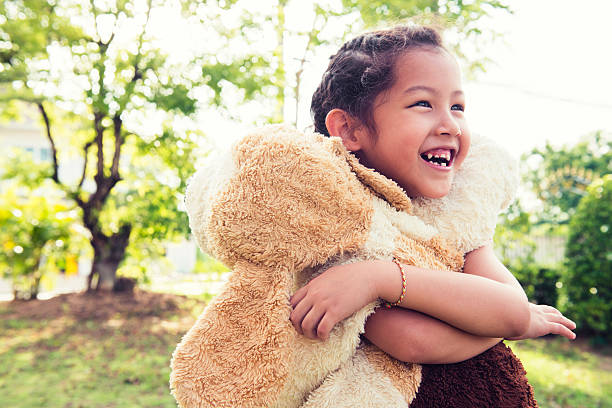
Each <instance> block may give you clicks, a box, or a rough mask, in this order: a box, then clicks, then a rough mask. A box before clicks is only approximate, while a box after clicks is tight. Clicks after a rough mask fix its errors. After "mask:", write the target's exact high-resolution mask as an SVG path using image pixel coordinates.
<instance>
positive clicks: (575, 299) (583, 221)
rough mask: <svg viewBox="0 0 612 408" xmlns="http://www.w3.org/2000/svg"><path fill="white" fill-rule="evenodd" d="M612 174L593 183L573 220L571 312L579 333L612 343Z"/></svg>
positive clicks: (569, 267) (569, 278)
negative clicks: (611, 341) (592, 335)
mask: <svg viewBox="0 0 612 408" xmlns="http://www.w3.org/2000/svg"><path fill="white" fill-rule="evenodd" d="M611 224H612V174H608V175H606V176H604V177H603V178H602V179H600V180H597V181H595V182H593V184H592V185H591V186H589V188H588V190H587V194H586V195H585V196H584V197H583V198H582V199H581V200H580V203H579V204H578V207H577V209H576V213H575V214H574V216H573V217H572V218H571V220H570V225H569V237H568V242H567V250H566V257H567V261H566V266H567V272H566V273H567V286H566V291H567V296H568V305H567V307H568V312H570V314H571V316H572V317H573V318H574V319H575V320H576V321H577V322H578V324H579V329H580V330H581V331H583V332H585V333H588V334H594V335H596V336H598V337H600V338H602V339H606V340H608V341H610V340H612V246H611V244H610V242H611V238H612V236H611V235H612V231H610V229H611V228H612V225H611Z"/></svg>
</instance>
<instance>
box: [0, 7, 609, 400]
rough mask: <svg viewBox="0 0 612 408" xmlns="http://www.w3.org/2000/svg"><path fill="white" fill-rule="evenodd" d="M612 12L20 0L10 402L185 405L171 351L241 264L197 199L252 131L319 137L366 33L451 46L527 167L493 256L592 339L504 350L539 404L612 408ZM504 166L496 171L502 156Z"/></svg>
mask: <svg viewBox="0 0 612 408" xmlns="http://www.w3.org/2000/svg"><path fill="white" fill-rule="evenodd" d="M610 14H612V3H610V2H608V1H605V0H587V1H584V2H579V3H578V2H572V1H569V0H557V1H552V0H540V1H537V2H534V1H528V0H507V1H501V0H499V1H498V0H471V1H470V0H387V1H383V0H368V1H362V0H320V1H315V0H302V1H298V0H260V1H257V2H255V1H253V0H250V1H249V0H243V1H239V0H219V1H205V0H202V1H188V0H170V1H160V0H4V1H3V2H2V3H0V327H1V328H2V330H0V395H2V396H3V397H2V399H3V401H6V402H3V404H2V405H3V406H7V407H80V406H83V407H85V406H87V407H166V406H167V407H170V406H175V404H174V402H173V399H172V397H171V396H170V395H169V391H168V386H167V383H168V375H169V367H168V364H169V359H170V355H171V353H172V350H173V349H174V347H175V345H176V343H177V342H178V341H179V340H180V338H181V336H182V335H183V334H184V333H185V332H186V330H187V329H188V328H189V327H190V326H191V324H193V322H194V319H195V318H196V317H197V315H198V314H199V313H200V312H201V311H202V309H203V307H204V305H205V303H206V301H208V300H209V299H210V298H211V297H213V296H214V295H215V294H216V293H217V292H218V290H219V288H220V287H221V286H222V285H223V282H224V281H225V279H226V278H227V274H228V273H229V271H228V270H227V269H226V268H225V267H224V265H222V264H220V263H219V262H217V261H216V260H214V259H212V258H211V257H209V256H208V255H206V254H204V253H202V252H201V251H200V250H199V249H198V248H197V246H196V245H195V243H194V241H193V240H192V239H191V237H190V234H189V226H188V220H187V217H186V214H185V212H184V209H183V207H182V200H183V194H184V190H185V186H186V183H187V181H188V179H189V176H190V175H191V174H192V173H193V172H194V169H195V168H197V166H198V165H199V163H201V161H202V160H203V159H205V157H206V156H207V155H208V154H209V153H210V152H212V151H214V150H215V149H218V148H220V147H223V146H225V145H227V144H228V143H231V142H232V141H233V140H235V139H236V138H237V137H238V136H239V135H241V134H242V133H243V132H245V131H246V130H248V129H249V128H252V127H253V126H257V125H261V124H265V123H277V122H286V123H290V124H294V125H296V126H297V127H298V128H300V129H307V128H309V127H310V126H311V118H310V113H309V106H310V98H311V95H312V93H313V91H314V89H315V88H316V86H317V85H318V82H319V80H320V78H321V75H322V74H323V72H324V70H325V68H326V66H327V62H328V60H329V56H330V55H332V54H333V53H334V52H335V51H336V50H337V49H338V47H339V46H340V45H341V44H342V43H343V42H344V41H345V40H346V39H348V38H351V37H352V36H354V35H355V34H358V33H361V32H363V31H366V30H371V29H374V28H380V27H389V26H392V25H394V24H397V23H406V22H409V21H414V22H418V23H424V24H432V25H435V26H436V27H439V28H440V30H441V31H442V32H443V35H444V39H445V42H446V44H447V46H448V48H449V49H450V50H452V51H453V53H454V54H455V55H456V56H457V59H458V61H459V63H460V65H461V66H462V71H463V74H464V88H465V91H466V94H467V104H466V115H467V118H468V121H469V123H470V127H471V130H472V132H473V133H480V134H483V135H485V136H488V137H491V138H494V139H495V140H497V141H498V142H499V143H500V144H502V145H503V146H504V147H505V148H506V149H508V150H509V151H510V152H511V154H512V155H514V156H515V157H516V159H517V160H519V161H520V168H521V178H522V184H521V188H520V191H519V195H518V198H517V200H516V201H515V202H514V203H513V204H512V205H511V206H510V208H509V210H508V211H506V212H505V213H504V214H502V215H501V216H500V220H499V225H498V228H497V231H496V236H495V245H496V251H497V252H498V254H499V256H500V258H501V259H502V260H503V262H504V263H505V264H506V265H507V266H508V267H509V268H510V270H511V271H512V272H513V273H514V274H515V275H516V276H517V278H518V279H519V281H520V282H521V284H522V285H523V287H524V289H525V291H526V292H527V295H528V296H529V298H530V300H531V301H533V302H536V303H544V304H549V305H553V306H555V307H557V308H559V309H560V310H561V311H562V312H564V313H565V314H566V315H567V316H569V317H570V318H572V319H573V320H575V321H576V322H577V324H578V329H577V332H578V339H577V340H576V341H574V342H569V341H565V340H563V339H556V338H548V337H547V338H543V339H537V340H530V341H524V342H508V344H509V345H510V346H511V347H512V348H513V350H514V351H515V352H516V353H517V354H518V355H519V357H520V358H521V359H522V360H523V362H524V365H525V367H526V369H527V372H528V377H529V380H530V382H531V383H532V384H533V385H534V388H535V391H536V397H537V399H538V401H539V403H540V405H541V406H542V407H612V353H611V349H612V348H611V347H610V344H611V343H612V245H611V234H612V232H611V231H610V227H611V226H612V150H611V148H612V102H611V100H612V99H611V98H610V96H611V95H612V77H611V76H610V72H612V53H611V50H610V45H609V43H610V40H611V39H612V26H611V25H610V24H609V21H608V19H609V16H610ZM491 160H495V158H491Z"/></svg>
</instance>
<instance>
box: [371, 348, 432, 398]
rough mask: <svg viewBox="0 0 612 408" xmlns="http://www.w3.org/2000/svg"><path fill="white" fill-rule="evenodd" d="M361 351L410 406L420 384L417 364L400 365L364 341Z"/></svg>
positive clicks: (419, 369)
mask: <svg viewBox="0 0 612 408" xmlns="http://www.w3.org/2000/svg"><path fill="white" fill-rule="evenodd" d="M361 349H362V350H363V351H364V353H365V355H366V357H367V359H368V362H369V363H370V364H372V366H374V367H375V368H376V369H377V370H379V371H380V372H383V373H385V374H386V375H387V377H388V378H389V379H390V380H391V383H393V385H394V386H395V388H397V390H398V391H399V392H400V394H402V396H403V397H404V399H405V400H406V402H407V403H408V404H410V403H411V402H412V400H413V399H414V397H415V396H416V394H417V391H418V389H419V385H420V384H421V366H420V365H419V364H412V363H402V362H401V361H398V360H396V359H394V358H392V357H391V356H389V355H388V354H387V353H385V352H384V351H382V350H381V349H379V348H378V347H376V346H374V345H373V344H371V343H369V342H368V341H366V340H364V344H363V345H362V346H361Z"/></svg>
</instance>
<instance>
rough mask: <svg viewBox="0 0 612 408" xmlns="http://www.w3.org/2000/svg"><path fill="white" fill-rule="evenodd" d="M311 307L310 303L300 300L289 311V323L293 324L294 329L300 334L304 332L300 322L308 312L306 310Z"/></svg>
mask: <svg viewBox="0 0 612 408" xmlns="http://www.w3.org/2000/svg"><path fill="white" fill-rule="evenodd" d="M311 308H312V304H311V303H309V302H300V303H298V304H297V305H296V306H295V308H294V309H293V310H292V311H291V314H290V315H289V319H290V320H291V324H293V327H295V330H296V331H297V332H298V333H300V334H304V332H303V331H302V322H303V320H304V318H305V317H306V315H307V314H308V312H310V309H311Z"/></svg>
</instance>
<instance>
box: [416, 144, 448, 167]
mask: <svg viewBox="0 0 612 408" xmlns="http://www.w3.org/2000/svg"><path fill="white" fill-rule="evenodd" d="M454 158H455V149H449V148H437V149H432V150H428V151H426V152H424V153H421V159H423V160H424V161H425V162H426V163H427V164H429V165H430V166H433V167H436V168H439V169H443V168H450V167H452V165H453V161H454Z"/></svg>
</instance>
